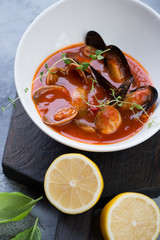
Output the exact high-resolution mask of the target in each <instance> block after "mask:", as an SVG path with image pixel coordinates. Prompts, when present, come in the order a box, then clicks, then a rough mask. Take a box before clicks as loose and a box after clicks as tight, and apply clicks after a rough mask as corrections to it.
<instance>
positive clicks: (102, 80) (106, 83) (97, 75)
mask: <svg viewBox="0 0 160 240" xmlns="http://www.w3.org/2000/svg"><path fill="white" fill-rule="evenodd" d="M90 68H91V70H92V72H93V74H94V76H95V78H96V80H97V82H98V83H99V84H100V85H101V86H102V87H104V88H105V89H106V90H107V91H108V92H109V93H112V91H111V89H113V90H114V91H116V90H117V88H116V87H115V86H113V85H112V84H111V83H110V82H109V81H108V80H107V79H106V78H105V77H103V76H102V75H101V74H100V73H99V72H98V71H97V70H96V69H94V68H93V67H92V66H90Z"/></svg>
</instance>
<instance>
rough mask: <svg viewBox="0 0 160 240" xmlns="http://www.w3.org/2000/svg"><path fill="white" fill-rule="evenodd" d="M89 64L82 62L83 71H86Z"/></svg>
mask: <svg viewBox="0 0 160 240" xmlns="http://www.w3.org/2000/svg"><path fill="white" fill-rule="evenodd" d="M89 65H90V64H89V63H87V62H82V66H83V69H84V70H86V69H87V68H88V67H89Z"/></svg>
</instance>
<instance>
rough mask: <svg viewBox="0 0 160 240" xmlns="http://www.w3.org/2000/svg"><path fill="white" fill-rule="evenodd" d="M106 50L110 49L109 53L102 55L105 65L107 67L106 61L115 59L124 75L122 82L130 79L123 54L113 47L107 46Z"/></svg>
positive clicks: (128, 68)
mask: <svg viewBox="0 0 160 240" xmlns="http://www.w3.org/2000/svg"><path fill="white" fill-rule="evenodd" d="M107 48H109V49H110V51H107V52H106V53H105V54H104V57H105V59H106V61H105V62H104V64H105V65H107V60H109V59H115V60H116V61H117V62H118V65H119V66H120V69H121V71H122V73H123V75H124V80H126V79H128V78H130V77H131V70H130V67H129V64H128V62H127V59H126V57H125V55H124V54H123V52H122V51H121V50H120V49H119V48H118V47H116V46H114V45H109V46H108V47H107Z"/></svg>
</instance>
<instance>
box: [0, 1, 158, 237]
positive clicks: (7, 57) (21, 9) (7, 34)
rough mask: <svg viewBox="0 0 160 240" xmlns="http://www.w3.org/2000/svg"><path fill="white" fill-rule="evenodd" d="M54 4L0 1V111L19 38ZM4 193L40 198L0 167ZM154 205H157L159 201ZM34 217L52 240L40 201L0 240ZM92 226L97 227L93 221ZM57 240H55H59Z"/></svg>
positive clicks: (48, 212) (9, 93)
mask: <svg viewBox="0 0 160 240" xmlns="http://www.w3.org/2000/svg"><path fill="white" fill-rule="evenodd" d="M55 2H57V0H47V1H46V0H39V1H36V0H21V1H19V0H12V1H11V0H0V75H1V77H0V107H3V106H5V105H6V102H7V97H10V98H12V99H14V97H15V94H16V91H15V85H14V57H15V53H16V49H17V46H18V43H19V41H20V38H21V36H22V34H23V33H24V31H25V30H26V28H27V27H28V25H29V24H30V23H31V22H32V20H33V19H34V18H35V17H36V16H37V15H38V14H39V13H40V12H41V11H43V10H44V9H45V8H47V7H48V6H50V5H51V4H53V3H55ZM142 2H144V3H146V4H148V5H149V6H150V7H152V8H153V9H155V10H156V11H157V12H160V1H159V0H143V1H142ZM11 113H12V111H11V109H8V110H6V111H5V112H4V113H2V112H1V111H0V161H1V159H2V156H3V151H4V145H5V142H6V138H7V133H8V129H9V124H10V118H11ZM4 191H8V192H12V191H20V192H23V193H25V194H27V195H29V196H31V197H33V198H36V197H38V196H39V194H36V193H35V192H33V191H31V190H30V189H27V188H26V187H24V186H23V185H20V184H17V183H16V182H14V181H11V180H9V179H8V178H6V177H5V176H4V174H3V172H2V168H1V166H0V192H4ZM156 201H157V202H158V204H159V205H160V203H159V202H160V201H159V198H158V199H157V200H156ZM36 217H39V227H40V229H41V232H42V240H43V239H47V240H53V239H55V233H56V226H57V218H58V211H57V210H56V209H55V208H54V207H52V206H51V205H50V204H49V203H48V201H47V200H46V199H43V200H42V201H41V202H40V203H38V204H37V205H36V206H35V208H34V209H33V210H32V212H31V213H30V214H29V215H28V216H27V218H25V219H24V220H22V221H20V222H17V223H16V222H15V223H10V224H2V225H0V240H8V239H10V238H11V237H13V236H15V235H16V234H17V233H18V232H20V231H23V230H25V229H27V228H29V227H31V226H32V225H33V223H34V221H35V218H36ZM89 217H90V216H89ZM88 219H89V218H88ZM63 221H64V218H62V223H63ZM75 221H76V217H75ZM72 224H73V221H72ZM95 224H97V223H96V221H95ZM60 226H61V225H58V229H60V231H61V230H63V229H64V228H63V226H62V227H60ZM59 234H60V233H59ZM57 236H58V235H57ZM56 239H57V240H58V238H56Z"/></svg>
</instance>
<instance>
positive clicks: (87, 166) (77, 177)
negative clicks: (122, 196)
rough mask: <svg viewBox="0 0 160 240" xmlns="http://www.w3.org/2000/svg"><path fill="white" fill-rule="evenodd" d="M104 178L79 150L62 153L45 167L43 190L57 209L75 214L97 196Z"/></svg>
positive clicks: (91, 202) (95, 199) (87, 207)
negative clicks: (77, 151) (77, 152)
mask: <svg viewBox="0 0 160 240" xmlns="http://www.w3.org/2000/svg"><path fill="white" fill-rule="evenodd" d="M103 186H104V183H103V178H102V175H101V173H100V170H99V169H98V167H97V165H96V164H95V163H94V162H92V161H91V160H90V159H89V158H87V157H85V156H84V155H82V154H75V153H71V154H64V155H61V156H59V157H58V158H56V159H55V160H54V161H53V163H52V164H51V165H50V167H49V168H48V170H47V172H46V175H45V179H44V190H45V194H46V196H47V198H48V200H49V201H50V202H51V203H52V204H53V205H54V206H55V207H56V208H58V209H59V210H60V211H62V212H64V213H69V214H77V213H82V212H85V211H86V210H88V209H90V208H91V207H92V206H94V205H95V203H96V202H97V201H98V200H99V198H100V196H101V193H102V190H103Z"/></svg>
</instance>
